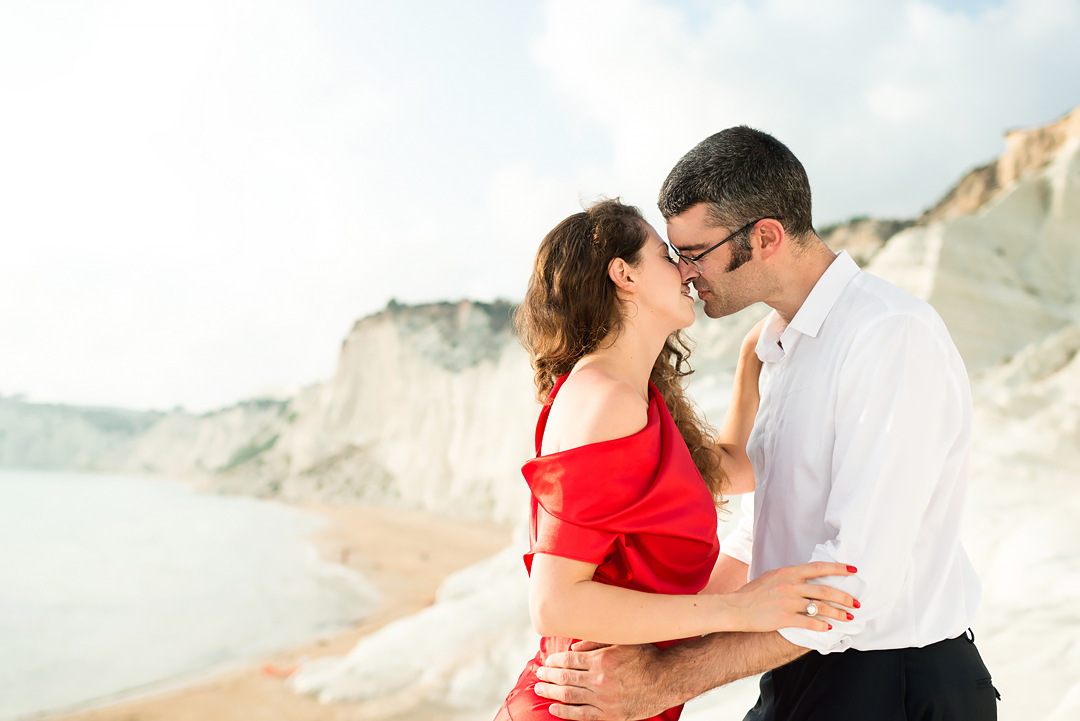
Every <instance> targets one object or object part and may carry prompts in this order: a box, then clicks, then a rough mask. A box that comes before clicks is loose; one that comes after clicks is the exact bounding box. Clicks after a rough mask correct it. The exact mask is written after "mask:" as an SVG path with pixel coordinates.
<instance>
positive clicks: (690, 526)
mask: <svg viewBox="0 0 1080 721" xmlns="http://www.w3.org/2000/svg"><path fill="white" fill-rule="evenodd" d="M566 377H567V376H563V377H562V378H560V379H559V380H558V381H557V382H556V383H555V387H554V388H552V390H551V399H552V400H554V398H555V395H556V394H557V393H558V392H559V388H561V387H562V384H563V382H564V381H565V380H566ZM550 409H551V405H550V403H549V404H548V405H546V406H544V408H543V410H541V411H540V419H539V420H538V421H537V424H536V457H535V458H533V459H532V460H530V461H528V462H527V463H526V464H525V465H524V466H523V467H522V469H521V472H522V474H523V475H524V476H525V480H526V482H527V483H528V484H529V488H530V489H531V490H532V519H531V524H530V526H531V528H530V531H531V535H530V540H531V546H530V549H529V553H526V554H525V568H526V570H531V568H532V557H533V554H534V553H550V554H553V555H556V556H562V557H564V558H572V559H575V560H579V561H587V562H588V563H595V564H597V567H596V574H595V575H594V576H593V580H595V581H599V582H600V583H607V584H611V585H612V586H621V587H623V588H629V589H633V590H635V591H648V592H651V593H666V594H688V593H697V592H698V591H700V590H701V589H703V588H704V587H705V584H706V583H708V580H709V575H710V574H711V573H712V569H713V566H714V565H715V563H716V557H717V554H718V553H719V543H718V542H717V538H716V507H715V505H714V503H713V499H712V496H711V494H710V493H709V491H708V489H707V488H706V487H705V482H704V481H703V480H702V478H701V474H700V473H698V470H697V467H696V466H695V465H694V462H693V460H692V459H691V458H690V452H689V451H688V450H687V448H686V444H685V443H684V442H683V439H682V436H681V435H679V430H678V428H677V427H676V426H675V422H674V421H673V420H672V419H671V414H670V413H668V409H667V406H666V405H665V404H664V399H663V397H662V396H661V395H660V392H659V391H658V390H657V389H656V387H655V386H653V385H652V384H651V383H650V384H649V413H648V422H647V423H646V425H645V427H644V428H643V429H641V430H640V431H638V432H637V433H635V434H634V435H632V436H627V437H625V438H617V439H615V440H610V441H603V442H601V443H593V444H590V445H587V446H580V447H578V448H572V449H570V450H566V451H560V452H558V453H552V454H549V455H546V456H541V455H540V447H541V442H542V440H543V438H544V427H545V426H546V425H547V419H548V413H549V412H550ZM577 640H579V639H572V638H565V637H562V636H544V637H543V638H542V639H541V640H540V651H539V653H537V654H536V656H535V657H534V658H533V659H532V660H530V661H529V663H528V664H527V665H526V666H525V670H524V671H522V673H521V676H520V677H519V678H518V681H517V684H516V685H515V686H514V689H513V690H512V691H511V692H510V694H509V695H508V696H507V697H506V700H505V701H504V702H503V705H502V707H501V708H500V709H499V712H498V714H496V716H495V721H540V720H542V721H550V720H551V719H553V718H555V717H554V716H551V715H550V714H549V713H548V710H547V709H548V706H550V705H551V701H548V700H547V699H545V698H542V697H541V696H538V695H536V693H534V691H533V686H534V685H535V684H536V682H537V681H538V679H537V678H536V668H537V667H538V666H540V665H541V664H542V662H543V659H544V658H546V657H547V656H549V655H550V654H552V653H556V652H559V651H566V650H567V649H569V648H570V645H571V644H572V643H575V642H576V641H577ZM676 642H677V641H667V642H663V643H660V644H657V645H659V646H664V645H669V644H671V643H676ZM681 713H682V706H677V707H675V708H672V709H668V710H667V711H665V712H664V713H662V714H660V715H659V716H655V717H654V718H655V719H663V721H675V719H678V718H679V715H680V714H681Z"/></svg>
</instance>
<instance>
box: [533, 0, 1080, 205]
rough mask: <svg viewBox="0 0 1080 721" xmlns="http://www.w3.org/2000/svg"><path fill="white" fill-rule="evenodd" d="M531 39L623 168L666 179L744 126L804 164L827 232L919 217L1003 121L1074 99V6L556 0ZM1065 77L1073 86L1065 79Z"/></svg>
mask: <svg viewBox="0 0 1080 721" xmlns="http://www.w3.org/2000/svg"><path fill="white" fill-rule="evenodd" d="M547 8H548V11H547V15H546V20H547V25H546V27H545V32H544V34H543V36H542V37H541V38H540V40H538V42H537V44H536V46H535V48H536V49H535V53H536V56H537V61H538V63H539V64H540V65H541V67H543V68H544V69H545V71H546V72H547V73H548V75H549V78H550V82H551V83H552V85H553V87H555V88H556V89H557V90H558V91H559V92H561V93H563V94H564V95H565V96H566V97H567V98H568V99H570V100H571V101H572V103H573V105H574V106H576V107H577V108H578V110H579V112H582V113H583V114H584V115H585V116H587V117H588V118H590V119H591V120H592V121H593V122H596V123H598V124H600V125H601V126H602V128H603V134H604V135H605V136H606V137H609V138H611V142H612V144H613V162H612V170H613V173H614V174H616V175H618V176H619V178H620V179H621V178H623V177H624V176H625V177H629V176H630V175H632V174H636V175H638V176H643V177H645V176H647V177H648V178H649V181H650V182H651V183H652V184H653V185H654V186H657V187H658V185H659V182H660V181H661V180H662V178H663V176H664V175H665V174H666V171H667V169H669V168H670V166H671V165H672V164H673V163H674V161H675V160H677V159H678V157H679V156H681V154H682V153H683V152H685V151H686V150H689V148H690V147H692V145H693V144H695V143H696V142H697V141H699V140H701V139H702V138H704V137H706V136H707V135H709V134H711V133H713V132H715V131H717V130H720V129H722V128H724V127H728V126H730V125H734V124H742V123H745V124H749V125H753V126H755V127H760V128H762V129H764V130H767V131H769V132H772V133H774V134H775V135H777V137H779V138H780V139H781V140H783V141H784V142H785V143H787V144H788V145H789V146H790V147H792V149H793V150H794V151H795V152H796V154H797V155H799V156H800V158H801V159H802V160H803V162H804V164H805V165H806V166H807V169H808V172H809V173H810V176H811V182H812V183H813V186H814V190H815V200H816V217H817V218H818V220H819V222H827V221H831V220H837V219H842V218H844V217H848V216H850V215H854V214H863V213H870V214H883V215H901V216H911V215H915V214H917V213H918V212H919V211H920V210H921V209H922V208H924V207H926V206H927V205H929V204H931V203H932V202H934V201H935V200H936V199H937V197H938V195H940V194H941V193H942V192H943V191H944V190H945V189H946V188H947V187H948V186H949V185H950V184H951V183H952V182H953V181H955V180H957V179H958V178H959V176H960V175H961V174H962V173H963V172H964V171H966V170H967V169H968V168H970V167H971V166H972V165H974V164H976V163H979V162H984V161H986V160H988V159H990V158H991V157H993V156H994V155H996V154H997V153H998V152H1000V150H1001V148H1002V140H1001V136H1002V133H1003V131H1004V130H1005V129H1007V128H1008V127H1012V126H1015V125H1017V124H1032V123H1044V122H1047V121H1049V120H1051V119H1053V118H1055V117H1057V116H1058V115H1060V114H1062V113H1063V112H1065V111H1066V110H1068V109H1069V108H1070V107H1071V106H1072V105H1074V104H1076V102H1077V100H1078V98H1077V96H1076V95H1075V93H1072V92H1070V91H1067V90H1064V88H1066V87H1074V86H1075V78H1076V77H1080V55H1078V54H1076V53H1075V52H1072V51H1071V50H1067V48H1070V47H1072V45H1073V42H1072V41H1071V40H1068V38H1071V37H1075V36H1077V35H1078V34H1080V10H1078V9H1077V6H1076V5H1075V4H1073V3H1067V2H1059V1H1056V0H1041V1H1036V2H1026V1H1021V0H1011V1H1009V2H1006V3H1004V4H1002V5H1001V6H999V7H997V8H991V9H988V10H985V11H983V12H980V13H976V14H974V15H971V14H966V13H961V12H946V11H944V10H941V9H939V8H938V7H936V6H934V5H933V4H930V3H927V2H920V1H918V0H906V1H904V2H888V3H861V2H854V1H853V0H849V1H845V0H836V1H834V2H821V3H801V2H791V1H783V2H781V1H779V0H777V1H774V2H764V3H754V4H750V3H743V2H718V3H712V4H710V5H709V6H708V7H707V8H706V9H701V10H700V12H699V13H697V14H695V15H694V16H693V17H692V16H691V15H689V14H688V13H685V12H680V11H679V10H677V9H674V8H672V7H669V6H666V5H662V4H659V3H656V2H648V1H646V0H632V1H631V2H614V0H596V1H595V2H578V1H576V0H554V1H553V2H550V3H549V4H548V6H547ZM1067 83H1071V84H1067Z"/></svg>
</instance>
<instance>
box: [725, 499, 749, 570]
mask: <svg viewBox="0 0 1080 721" xmlns="http://www.w3.org/2000/svg"><path fill="white" fill-rule="evenodd" d="M739 512H740V513H741V514H742V515H741V516H740V517H739V522H738V525H736V526H735V527H734V528H733V529H731V530H730V531H729V532H728V534H727V535H726V536H724V537H723V538H722V539H721V541H720V553H723V554H724V555H727V556H731V557H732V558H734V559H735V560H736V561H742V562H743V563H745V564H746V565H747V566H749V565H750V556H751V555H752V554H753V551H754V494H753V493H745V494H743V497H742V499H740V502H739ZM723 527H724V526H723V525H721V524H717V528H718V529H719V528H723Z"/></svg>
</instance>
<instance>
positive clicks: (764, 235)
mask: <svg viewBox="0 0 1080 721" xmlns="http://www.w3.org/2000/svg"><path fill="white" fill-rule="evenodd" d="M753 233H754V235H756V236H757V245H758V247H759V248H761V257H762V258H769V257H771V256H772V255H773V253H775V252H776V251H778V250H780V248H781V247H783V245H784V242H785V241H786V240H787V233H785V232H784V226H783V225H782V224H781V223H780V221H779V220H773V219H772V218H765V219H764V220H762V221H760V222H759V223H758V224H757V226H756V227H755V228H754V231H753Z"/></svg>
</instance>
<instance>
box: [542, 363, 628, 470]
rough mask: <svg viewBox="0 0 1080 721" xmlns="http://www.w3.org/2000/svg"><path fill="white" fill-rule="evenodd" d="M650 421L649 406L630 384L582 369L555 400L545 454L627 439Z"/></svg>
mask: <svg viewBox="0 0 1080 721" xmlns="http://www.w3.org/2000/svg"><path fill="white" fill-rule="evenodd" d="M648 419H649V404H648V402H647V401H646V400H645V399H644V398H642V397H641V396H640V395H639V394H638V392H637V391H635V390H634V388H633V387H632V386H631V385H630V384H629V383H627V382H626V381H624V380H621V379H619V378H616V377H614V376H612V375H611V374H609V373H607V372H606V371H605V370H604V369H602V368H598V367H593V366H590V367H585V368H581V369H580V370H578V371H577V372H575V373H574V374H573V375H571V376H570V377H569V378H567V379H566V381H565V382H564V383H563V385H562V387H561V388H560V389H559V394H558V395H557V396H556V397H555V401H554V402H553V404H552V407H551V414H550V415H549V416H548V424H547V428H546V430H545V433H544V444H543V445H544V449H543V452H544V453H554V452H556V451H565V450H569V449H571V448H576V447H578V446H584V445H588V444H590V443H600V442H602V441H610V440H613V439H615V438H624V437H626V436H630V435H633V434H635V433H637V432H638V431H640V430H641V429H642V428H644V427H645V424H646V423H647V422H648Z"/></svg>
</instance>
